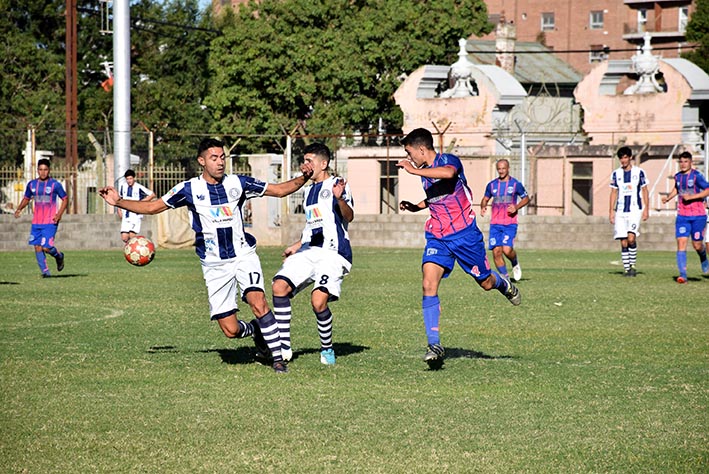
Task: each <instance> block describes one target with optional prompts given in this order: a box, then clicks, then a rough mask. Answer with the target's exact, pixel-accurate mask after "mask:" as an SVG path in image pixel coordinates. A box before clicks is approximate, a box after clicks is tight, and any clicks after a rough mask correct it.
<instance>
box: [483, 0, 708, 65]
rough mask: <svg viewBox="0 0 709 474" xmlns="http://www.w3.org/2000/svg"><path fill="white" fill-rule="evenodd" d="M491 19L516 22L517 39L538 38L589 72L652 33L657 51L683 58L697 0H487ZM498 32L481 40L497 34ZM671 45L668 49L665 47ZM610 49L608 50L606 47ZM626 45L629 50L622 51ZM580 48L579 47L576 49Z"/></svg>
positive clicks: (621, 55) (626, 55) (624, 55)
mask: <svg viewBox="0 0 709 474" xmlns="http://www.w3.org/2000/svg"><path fill="white" fill-rule="evenodd" d="M485 3H486V4H487V9H488V14H489V15H490V21H491V22H492V23H498V22H499V21H500V19H501V18H503V17H504V19H505V20H506V21H507V22H513V23H514V24H515V25H516V27H517V40H518V41H522V42H530V41H535V42H539V43H542V44H544V45H546V46H547V47H548V48H549V49H552V50H554V51H558V52H557V53H556V55H557V56H558V57H559V58H561V59H563V60H564V61H566V62H567V63H569V64H570V65H571V66H572V67H574V68H575V69H576V70H578V71H580V72H582V73H587V72H589V71H590V70H591V69H592V68H593V67H594V66H595V64H596V63H598V62H601V61H603V60H604V59H629V58H630V57H631V56H632V55H633V54H634V50H635V48H636V47H637V46H639V45H641V44H642V42H643V35H644V34H645V32H649V33H650V35H651V38H652V45H653V47H654V48H655V50H656V52H658V53H661V54H662V56H663V57H664V58H676V57H679V55H680V53H681V52H682V48H683V47H685V50H686V44H687V43H686V38H685V30H686V27H687V22H688V21H689V17H690V15H691V13H692V12H693V11H694V10H695V9H696V2H695V1H693V0H655V1H643V0H485ZM494 34H495V33H494V31H493V32H492V33H490V34H489V35H487V36H485V37H484V38H483V39H494ZM664 48H669V49H664ZM609 50H610V53H608V52H607V51H609ZM622 50H628V51H622ZM574 51H578V52H574Z"/></svg>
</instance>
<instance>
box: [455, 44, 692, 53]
mask: <svg viewBox="0 0 709 474" xmlns="http://www.w3.org/2000/svg"><path fill="white" fill-rule="evenodd" d="M698 47H699V45H696V44H691V45H690V44H688V45H685V46H682V47H681V48H682V49H694V48H698ZM679 48H680V47H679V46H661V47H657V48H656V47H653V48H652V50H653V51H664V50H677V49H679ZM638 49H640V48H619V49H611V48H598V49H565V50H557V49H547V50H544V51H509V52H507V51H493V50H491V51H480V50H473V51H468V54H499V53H509V54H515V55H516V54H562V53H598V52H603V53H606V54H609V53H622V52H628V51H631V52H636V51H638Z"/></svg>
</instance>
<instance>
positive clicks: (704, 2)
mask: <svg viewBox="0 0 709 474" xmlns="http://www.w3.org/2000/svg"><path fill="white" fill-rule="evenodd" d="M687 40H688V41H690V42H693V43H697V44H698V45H699V46H698V47H697V48H696V49H694V51H690V52H688V53H685V54H683V56H684V57H685V58H686V59H688V60H690V61H692V62H693V63H695V64H696V65H697V66H699V67H701V68H702V69H704V71H706V72H707V73H709V0H697V9H696V10H695V11H694V13H693V14H692V17H691V18H690V20H689V23H687Z"/></svg>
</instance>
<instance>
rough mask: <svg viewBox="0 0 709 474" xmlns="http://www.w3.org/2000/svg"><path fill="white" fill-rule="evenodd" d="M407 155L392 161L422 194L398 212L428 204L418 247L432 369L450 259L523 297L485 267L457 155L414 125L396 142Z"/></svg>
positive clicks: (439, 357)
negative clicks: (442, 285)
mask: <svg viewBox="0 0 709 474" xmlns="http://www.w3.org/2000/svg"><path fill="white" fill-rule="evenodd" d="M401 143H402V144H403V145H404V150H405V151H406V154H407V155H408V159H405V160H401V161H399V162H398V163H397V166H398V167H399V168H403V169H404V170H406V172H407V173H409V174H412V175H416V176H421V183H422V184H423V189H424V191H425V192H426V199H424V200H423V201H421V202H419V203H418V204H413V203H411V202H409V201H401V202H400V203H399V208H400V209H401V210H403V211H410V212H418V211H420V210H422V209H426V208H429V211H430V213H431V216H430V217H429V219H428V220H427V221H426V227H425V235H426V247H425V248H424V252H423V259H422V272H423V299H422V302H421V306H422V309H423V322H424V326H425V329H426V338H427V340H428V347H427V350H426V354H425V355H424V358H423V360H424V361H426V362H427V363H428V365H429V367H431V368H439V367H440V366H441V365H442V364H443V358H444V356H445V350H444V349H443V346H442V345H441V340H440V333H439V320H440V316H441V307H440V301H439V299H438V286H439V285H440V283H441V279H443V278H446V277H448V275H449V274H450V273H451V272H452V271H453V266H454V265H455V262H458V265H460V267H461V268H462V269H463V271H464V272H465V273H467V274H469V275H470V276H472V277H473V278H474V279H475V281H476V282H477V283H478V285H480V286H481V287H482V288H483V289H484V290H485V291H489V290H492V289H493V288H494V289H496V290H498V291H499V292H500V293H502V294H503V295H505V297H506V298H507V299H508V300H509V301H510V302H511V303H512V304H513V305H515V306H517V305H519V304H520V303H521V302H522V296H521V295H520V292H519V290H518V289H517V287H516V286H514V285H513V284H512V283H511V282H510V281H509V280H508V279H506V278H504V277H502V276H501V275H500V274H499V273H497V272H495V271H491V270H490V264H489V263H488V260H487V255H486V253H485V242H484V240H483V234H482V232H480V229H478V225H477V223H476V222H475V212H474V211H473V196H472V193H471V192H470V189H469V188H468V183H467V180H466V179H465V174H464V172H463V164H462V163H461V162H460V159H459V158H458V157H457V156H455V155H451V154H448V153H436V151H435V149H434V148H433V136H432V135H431V132H429V131H428V130H426V129H424V128H417V129H415V130H413V131H412V132H411V133H409V134H408V135H407V136H406V137H404V139H403V140H402V142H401Z"/></svg>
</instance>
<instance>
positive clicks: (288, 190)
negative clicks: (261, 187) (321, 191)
mask: <svg viewBox="0 0 709 474" xmlns="http://www.w3.org/2000/svg"><path fill="white" fill-rule="evenodd" d="M300 172H301V173H303V174H302V175H300V176H296V177H295V178H293V179H290V180H288V181H285V182H283V183H268V187H267V188H266V192H265V193H263V194H264V196H272V197H279V198H280V197H284V196H288V195H289V194H293V193H294V192H296V191H297V190H299V189H300V188H302V187H303V186H304V185H305V183H307V182H308V180H309V179H310V177H311V176H313V166H312V165H311V164H309V163H303V164H302V165H300Z"/></svg>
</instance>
